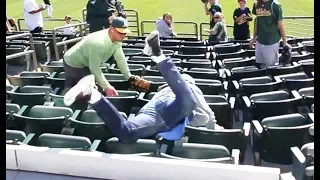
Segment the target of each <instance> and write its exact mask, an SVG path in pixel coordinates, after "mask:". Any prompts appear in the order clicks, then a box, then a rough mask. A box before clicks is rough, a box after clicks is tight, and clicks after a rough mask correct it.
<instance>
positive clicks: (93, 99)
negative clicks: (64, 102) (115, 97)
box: [89, 88, 102, 104]
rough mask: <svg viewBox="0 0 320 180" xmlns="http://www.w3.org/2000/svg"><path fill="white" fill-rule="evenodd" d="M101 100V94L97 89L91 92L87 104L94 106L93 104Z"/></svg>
mask: <svg viewBox="0 0 320 180" xmlns="http://www.w3.org/2000/svg"><path fill="white" fill-rule="evenodd" d="M101 98H102V94H101V93H100V92H99V91H98V90H97V89H95V88H94V89H93V90H92V93H91V97H90V100H89V103H90V104H94V103H96V102H98V101H99V100H100V99H101Z"/></svg>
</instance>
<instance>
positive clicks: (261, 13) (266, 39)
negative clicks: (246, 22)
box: [249, 0, 287, 68]
mask: <svg viewBox="0 0 320 180" xmlns="http://www.w3.org/2000/svg"><path fill="white" fill-rule="evenodd" d="M252 14H254V15H256V18H255V25H254V32H253V39H252V40H251V41H250V44H249V46H250V47H253V43H256V45H255V56H256V62H257V63H258V64H260V65H261V66H260V67H262V68H264V67H269V66H273V65H276V64H277V63H279V46H280V38H282V40H283V46H284V47H285V46H286V45H287V38H286V33H285V28H284V24H283V17H282V9H281V5H280V3H279V2H278V1H277V0H258V1H256V2H255V3H254V5H253V8H252Z"/></svg>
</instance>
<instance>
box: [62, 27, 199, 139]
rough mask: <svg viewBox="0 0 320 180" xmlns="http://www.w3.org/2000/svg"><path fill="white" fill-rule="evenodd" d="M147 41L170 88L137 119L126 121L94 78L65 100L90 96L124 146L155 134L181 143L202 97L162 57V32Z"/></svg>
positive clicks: (157, 95) (150, 103)
mask: <svg viewBox="0 0 320 180" xmlns="http://www.w3.org/2000/svg"><path fill="white" fill-rule="evenodd" d="M146 41H147V43H148V45H149V48H150V49H151V55H152V56H151V58H152V59H153V61H154V62H155V63H156V64H157V65H156V66H157V68H158V69H159V71H160V72H161V74H162V76H163V78H164V79H165V80H166V81H167V83H168V87H165V88H163V89H162V90H160V91H159V92H157V93H156V94H155V95H154V96H153V98H152V99H151V100H150V101H149V102H148V103H147V104H146V105H145V106H144V107H142V108H141V110H140V111H139V113H138V114H137V115H136V116H135V117H134V118H132V119H128V120H125V119H124V118H123V117H122V116H121V115H120V114H119V112H118V110H117V109H116V108H115V107H114V106H113V105H112V104H111V103H110V101H109V100H108V99H107V98H104V97H102V95H101V94H100V93H99V92H98V91H97V89H96V88H95V82H94V78H93V76H86V77H84V78H83V79H82V80H81V81H79V83H78V84H77V85H76V86H74V87H73V88H72V89H70V91H68V92H67V94H66V95H65V97H64V103H65V104H66V105H67V106H70V105H71V104H73V102H74V101H75V100H76V99H79V98H82V97H84V96H89V97H90V99H89V104H90V105H91V107H92V108H93V109H94V110H95V111H96V112H97V114H98V115H99V116H100V118H101V119H102V120H103V121H104V122H105V124H106V125H107V126H108V127H109V129H110V130H111V132H112V133H113V134H114V135H115V136H116V137H117V138H118V139H119V140H120V141H121V142H122V143H130V142H132V141H135V140H138V139H140V138H145V137H149V136H152V135H159V136H161V137H163V138H165V139H167V140H179V139H180V138H181V137H182V136H183V134H184V127H185V126H186V124H188V122H192V121H193V116H194V114H193V111H194V110H195V108H196V107H197V103H200V102H199V101H198V100H197V98H203V96H201V95H199V94H198V92H196V91H197V89H196V86H195V85H194V84H193V83H192V81H194V80H193V79H192V78H191V77H190V76H189V75H185V76H183V75H181V74H180V72H179V70H178V69H177V67H176V66H175V65H174V63H173V62H172V60H171V58H170V57H166V56H165V55H163V54H162V52H161V49H160V37H159V32H158V31H157V30H155V31H153V32H151V34H150V35H149V36H148V37H147V38H146ZM149 52H150V51H149ZM187 81H189V82H190V81H191V83H188V82H187ZM196 96H198V97H196ZM203 100H204V99H203ZM204 102H205V100H204Z"/></svg>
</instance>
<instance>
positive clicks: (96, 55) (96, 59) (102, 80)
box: [89, 45, 110, 90]
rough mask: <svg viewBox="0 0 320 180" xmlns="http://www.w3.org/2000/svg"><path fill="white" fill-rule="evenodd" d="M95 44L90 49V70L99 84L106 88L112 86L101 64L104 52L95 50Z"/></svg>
mask: <svg viewBox="0 0 320 180" xmlns="http://www.w3.org/2000/svg"><path fill="white" fill-rule="evenodd" d="M94 49H95V47H94V45H93V46H92V47H91V48H90V50H89V69H90V72H91V73H92V74H93V75H94V77H95V78H96V81H97V83H98V85H99V86H100V87H101V88H102V89H103V90H105V89H106V88H108V87H109V86H110V83H109V82H108V81H107V79H106V77H105V76H104V74H103V72H102V70H101V68H100V65H101V62H102V61H101V57H103V53H101V52H97V51H95V50H94Z"/></svg>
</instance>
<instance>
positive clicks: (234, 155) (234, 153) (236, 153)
mask: <svg viewBox="0 0 320 180" xmlns="http://www.w3.org/2000/svg"><path fill="white" fill-rule="evenodd" d="M239 157H240V150H239V149H232V152H231V158H232V161H233V162H232V164H235V165H238V164H239Z"/></svg>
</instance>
